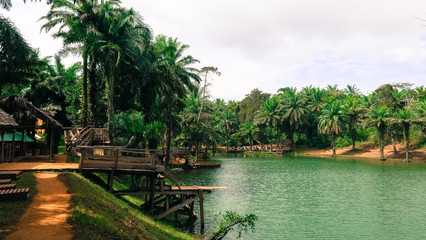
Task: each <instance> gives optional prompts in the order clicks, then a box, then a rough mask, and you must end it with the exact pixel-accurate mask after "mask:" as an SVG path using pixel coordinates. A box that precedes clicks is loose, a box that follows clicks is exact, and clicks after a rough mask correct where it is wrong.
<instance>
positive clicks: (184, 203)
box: [157, 196, 198, 219]
mask: <svg viewBox="0 0 426 240" xmlns="http://www.w3.org/2000/svg"><path fill="white" fill-rule="evenodd" d="M197 199H198V196H195V197H193V198H190V199H187V200H185V201H183V202H181V203H179V204H178V205H176V206H174V207H172V208H170V209H169V210H168V211H164V212H162V213H160V214H159V215H158V216H157V218H158V219H162V218H163V217H165V216H167V215H169V214H171V213H173V212H174V211H176V210H178V209H181V208H183V207H184V206H185V205H187V204H189V203H191V202H193V201H195V200H197Z"/></svg>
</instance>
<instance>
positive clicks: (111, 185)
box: [108, 170, 114, 193]
mask: <svg viewBox="0 0 426 240" xmlns="http://www.w3.org/2000/svg"><path fill="white" fill-rule="evenodd" d="M108 186H109V192H110V193H112V190H113V189H114V170H112V171H111V173H110V174H108Z"/></svg>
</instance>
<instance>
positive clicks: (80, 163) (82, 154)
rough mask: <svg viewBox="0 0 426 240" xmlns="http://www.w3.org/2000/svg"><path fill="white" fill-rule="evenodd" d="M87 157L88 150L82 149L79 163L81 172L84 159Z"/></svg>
mask: <svg viewBox="0 0 426 240" xmlns="http://www.w3.org/2000/svg"><path fill="white" fill-rule="evenodd" d="M85 157H86V149H85V148H81V156H80V162H79V163H78V169H80V172H81V170H82V167H83V162H84V158H85Z"/></svg>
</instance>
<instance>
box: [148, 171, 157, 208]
mask: <svg viewBox="0 0 426 240" xmlns="http://www.w3.org/2000/svg"><path fill="white" fill-rule="evenodd" d="M156 180H157V178H156V177H155V174H151V195H150V196H149V201H150V202H149V204H150V211H153V210H154V198H155V182H156Z"/></svg>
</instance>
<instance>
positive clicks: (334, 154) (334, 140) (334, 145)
mask: <svg viewBox="0 0 426 240" xmlns="http://www.w3.org/2000/svg"><path fill="white" fill-rule="evenodd" d="M335 156H336V133H334V132H333V157H335Z"/></svg>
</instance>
